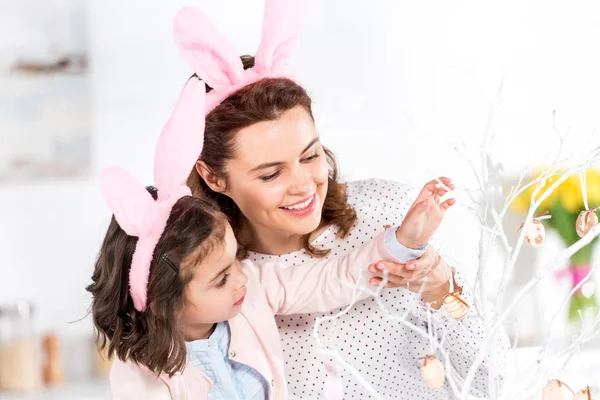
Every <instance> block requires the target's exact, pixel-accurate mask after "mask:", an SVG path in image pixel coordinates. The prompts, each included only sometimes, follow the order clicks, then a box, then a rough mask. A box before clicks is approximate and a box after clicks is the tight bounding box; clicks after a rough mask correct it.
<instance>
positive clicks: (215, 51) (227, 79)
mask: <svg viewBox="0 0 600 400" xmlns="http://www.w3.org/2000/svg"><path fill="white" fill-rule="evenodd" d="M173 33H174V35H175V42H177V46H178V47H179V51H180V52H181V55H182V56H183V58H184V59H185V60H186V61H187V63H188V64H189V65H190V66H191V67H192V68H193V69H194V71H195V72H196V74H197V75H198V76H199V77H200V78H201V79H202V80H204V81H205V82H206V83H207V84H208V85H209V86H210V87H212V88H213V89H219V88H221V87H226V86H231V85H233V84H235V83H237V82H239V81H240V79H242V76H243V72H244V67H243V65H242V62H241V60H240V58H239V56H238V55H237V52H236V51H235V49H234V48H233V46H232V45H231V44H230V43H229V41H228V40H227V39H226V38H225V37H224V36H223V35H222V34H221V33H220V32H219V31H218V30H217V29H216V28H215V26H214V25H213V24H212V23H211V22H210V20H209V19H208V18H207V17H206V16H205V15H204V14H203V13H201V12H200V11H198V10H196V9H193V8H189V7H186V8H183V9H182V10H180V11H179V12H178V13H177V15H176V16H175V22H174V27H173Z"/></svg>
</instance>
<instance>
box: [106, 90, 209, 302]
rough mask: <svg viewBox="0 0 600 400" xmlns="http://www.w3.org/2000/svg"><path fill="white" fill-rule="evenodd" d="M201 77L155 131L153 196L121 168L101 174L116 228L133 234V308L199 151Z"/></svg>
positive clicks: (186, 191)
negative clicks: (134, 244) (155, 250)
mask: <svg viewBox="0 0 600 400" xmlns="http://www.w3.org/2000/svg"><path fill="white" fill-rule="evenodd" d="M205 91H206V88H205V85H204V82H201V81H200V80H198V79H196V78H194V79H190V80H189V81H188V82H187V84H186V85H185V87H184V88H183V91H182V92H181V95H180V97H179V101H178V102H177V105H176V106H175V110H174V111H173V114H172V115H171V118H170V119H169V121H168V122H167V124H166V125H165V127H164V128H163V131H162V132H161V134H160V137H159V139H158V143H157V144H156V151H155V153H154V182H155V186H156V188H157V189H158V199H157V200H156V201H155V200H154V199H153V198H152V195H151V194H150V193H149V192H148V191H147V190H146V188H145V186H144V185H143V184H141V183H140V182H139V181H138V180H137V179H135V178H134V177H133V176H132V175H131V174H130V173H129V172H127V171H125V170H124V169H122V168H120V167H109V168H106V169H104V170H103V171H102V172H101V174H100V184H101V186H102V191H103V192H104V196H105V198H106V201H107V203H108V206H109V207H110V209H111V210H112V212H113V214H114V215H115V218H116V220H117V222H118V223H119V226H120V227H121V229H123V230H124V231H125V232H126V233H127V234H128V235H129V236H136V237H137V238H138V241H137V244H136V247H135V251H134V253H133V258H132V260H131V269H130V271H129V293H130V294H131V298H132V299H133V305H134V306H135V308H136V310H138V311H144V310H145V309H146V302H147V290H148V277H149V276H150V264H151V262H152V258H153V256H154V249H155V247H156V245H157V244H158V240H159V239H160V237H161V236H162V234H163V231H164V230H165V227H166V225H167V220H168V219H169V216H170V215H171V209H172V208H173V205H174V204H175V203H176V202H177V200H179V199H180V198H182V197H184V196H190V195H191V194H192V193H191V191H190V189H189V188H188V187H187V186H185V181H186V179H187V177H188V175H189V173H190V170H191V168H192V166H193V165H194V163H195V162H196V160H197V158H198V154H200V153H201V152H202V144H203V140H204V138H203V136H202V135H201V134H199V132H203V131H204V115H203V114H202V112H198V110H202V109H204V107H205Z"/></svg>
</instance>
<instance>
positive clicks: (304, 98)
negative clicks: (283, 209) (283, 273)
mask: <svg viewBox="0 0 600 400" xmlns="http://www.w3.org/2000/svg"><path fill="white" fill-rule="evenodd" d="M241 59H242V63H243V64H244V69H248V68H252V67H253V66H254V57H252V56H242V57H241ZM210 90H211V88H210V87H208V86H207V92H209V91H210ZM297 106H302V107H304V108H305V109H306V111H307V112H308V113H309V114H310V116H311V118H313V120H314V117H313V113H312V101H311V99H310V97H309V96H308V94H307V93H306V90H304V88H302V87H301V86H299V85H298V84H297V83H295V82H294V81H292V80H290V79H285V78H267V79H262V80H260V81H258V82H255V83H253V84H250V85H248V86H245V87H243V88H241V89H240V90H238V91H237V92H235V93H233V94H232V95H230V96H229V97H227V98H226V99H225V100H224V101H223V102H222V103H221V104H219V105H218V106H217V107H215V108H214V109H213V110H212V111H211V112H210V113H208V115H207V116H206V126H205V129H204V147H203V149H202V154H201V155H200V159H201V160H202V161H204V162H205V163H206V164H207V165H208V167H209V168H210V169H211V171H212V172H213V173H215V174H216V175H217V176H219V177H220V178H225V181H227V174H226V172H225V164H226V162H227V161H228V160H231V159H233V158H234V157H235V138H236V134H237V132H238V131H239V130H240V129H243V128H245V127H248V126H250V125H252V124H255V123H257V122H261V121H273V120H276V119H277V118H279V116H280V115H281V114H282V113H283V112H285V111H288V110H290V109H292V108H294V107H297ZM324 151H325V155H326V158H327V162H328V164H329V179H328V186H327V195H326V196H325V202H324V204H323V211H322V215H321V223H320V224H319V228H321V227H324V226H329V225H332V224H333V225H337V226H338V227H339V230H338V237H342V238H343V237H346V236H347V235H348V233H349V232H350V230H351V229H352V226H353V224H354V222H355V221H356V212H355V211H354V209H353V208H352V207H351V206H349V205H348V201H347V196H346V190H345V185H343V184H341V183H339V182H338V179H339V170H338V165H337V161H336V159H335V156H334V155H333V153H332V152H331V151H330V150H328V149H326V148H324ZM187 185H188V186H189V187H190V189H191V190H192V193H193V194H194V196H206V197H208V198H211V199H213V200H214V201H216V202H217V203H218V204H219V206H220V208H221V210H222V211H223V212H224V213H225V214H226V215H227V217H228V218H229V221H230V222H231V225H232V227H233V231H234V233H235V234H236V236H238V233H239V232H240V231H241V229H242V227H243V224H244V223H246V221H245V217H244V216H243V215H242V212H241V211H240V209H239V208H238V206H237V205H236V204H235V202H234V201H233V200H231V198H229V197H228V196H226V195H224V194H221V193H217V192H214V191H212V190H211V189H210V188H209V187H208V185H207V184H206V182H204V180H203V179H202V178H201V177H200V175H199V174H198V171H197V170H196V168H194V169H193V170H192V172H191V174H190V176H189V178H188V180H187ZM319 228H317V229H319ZM309 237H310V234H307V235H305V236H304V238H303V243H304V248H305V250H306V251H307V252H308V253H309V254H311V255H314V256H324V255H327V254H328V253H329V249H317V248H315V247H313V246H312V245H311V244H310V241H309ZM241 244H242V246H244V243H241ZM242 254H243V252H242Z"/></svg>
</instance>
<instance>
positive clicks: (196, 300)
mask: <svg viewBox="0 0 600 400" xmlns="http://www.w3.org/2000/svg"><path fill="white" fill-rule="evenodd" d="M224 223H225V225H226V232H225V240H224V243H221V244H219V245H217V246H215V248H214V250H213V251H211V252H210V253H209V254H208V255H207V256H206V257H204V259H203V260H202V263H201V264H200V265H197V266H195V267H194V276H193V278H192V280H191V282H190V283H189V284H188V285H187V287H186V289H185V305H184V308H183V311H182V314H181V321H182V324H183V329H184V332H185V335H186V337H187V340H195V339H203V338H206V337H208V333H209V332H210V330H211V329H212V327H213V325H214V324H215V323H218V322H223V321H226V320H228V319H231V318H233V317H235V316H236V315H237V314H238V313H239V312H240V310H241V309H242V304H243V302H244V297H245V295H246V283H247V282H248V277H247V276H246V274H244V272H243V271H242V267H241V264H240V262H239V261H238V259H237V258H236V253H237V241H236V239H235V236H234V235H233V230H232V229H231V226H230V225H229V223H228V222H226V221H225V222H224Z"/></svg>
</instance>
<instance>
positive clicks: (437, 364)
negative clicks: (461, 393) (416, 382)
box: [421, 354, 446, 389]
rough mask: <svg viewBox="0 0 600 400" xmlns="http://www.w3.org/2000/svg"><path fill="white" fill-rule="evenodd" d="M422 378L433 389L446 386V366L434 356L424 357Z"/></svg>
mask: <svg viewBox="0 0 600 400" xmlns="http://www.w3.org/2000/svg"><path fill="white" fill-rule="evenodd" d="M421 378H422V379H423V381H424V382H425V383H426V384H427V386H429V387H430V388H432V389H439V388H441V387H442V386H444V382H445V381H446V374H445V372H444V364H442V362H441V361H440V360H438V359H437V358H436V357H435V356H434V355H433V354H430V355H428V356H425V357H424V360H423V365H421Z"/></svg>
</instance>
